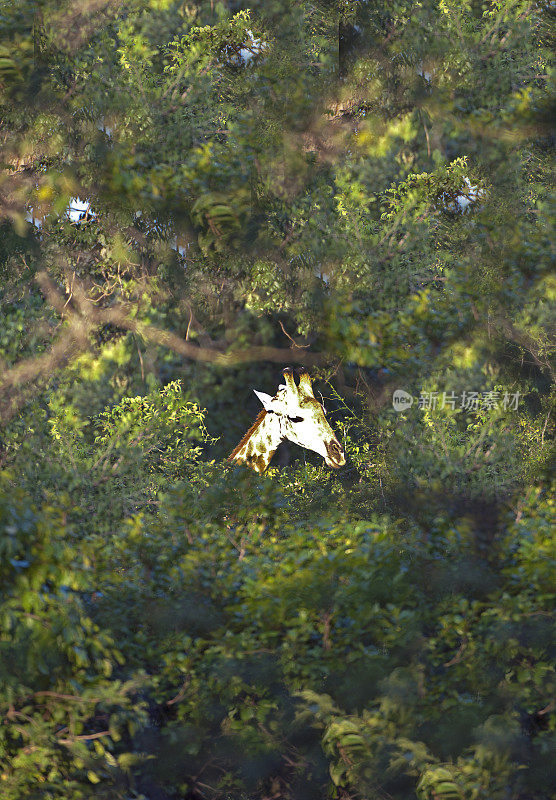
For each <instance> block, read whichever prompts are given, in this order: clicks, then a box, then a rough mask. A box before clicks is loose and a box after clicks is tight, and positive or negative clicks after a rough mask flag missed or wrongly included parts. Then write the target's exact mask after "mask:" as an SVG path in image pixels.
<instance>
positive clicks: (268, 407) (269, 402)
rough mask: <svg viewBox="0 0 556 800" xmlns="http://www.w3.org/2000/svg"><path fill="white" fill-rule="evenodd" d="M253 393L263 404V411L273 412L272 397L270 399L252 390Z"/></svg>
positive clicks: (268, 396) (263, 393)
mask: <svg viewBox="0 0 556 800" xmlns="http://www.w3.org/2000/svg"><path fill="white" fill-rule="evenodd" d="M253 391H254V392H255V394H256V395H257V397H258V398H259V400H260V401H261V403H262V404H263V408H264V410H265V411H274V408H273V399H274V398H273V397H271V396H270V395H269V394H266V392H258V391H257V390H256V389H253Z"/></svg>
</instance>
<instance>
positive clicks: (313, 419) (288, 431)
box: [228, 367, 346, 472]
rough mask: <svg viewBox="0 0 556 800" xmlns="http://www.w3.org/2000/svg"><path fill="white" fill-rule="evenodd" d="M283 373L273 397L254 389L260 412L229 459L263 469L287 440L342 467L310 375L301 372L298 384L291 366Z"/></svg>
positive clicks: (338, 446)
mask: <svg viewBox="0 0 556 800" xmlns="http://www.w3.org/2000/svg"><path fill="white" fill-rule="evenodd" d="M283 375H284V379H285V383H284V384H280V386H279V387H278V391H277V392H276V394H275V395H274V397H271V396H270V395H269V394H266V392H259V391H257V390H256V389H254V390H253V391H254V392H255V394H256V395H257V397H258V398H259V400H260V401H261V403H262V406H263V408H262V411H261V412H260V413H259V415H258V417H257V418H256V420H255V422H254V423H253V425H252V426H251V427H250V428H249V430H248V431H247V433H246V434H245V436H244V437H243V439H242V440H241V441H240V442H239V444H238V445H237V447H235V448H234V450H233V451H232V453H231V454H230V456H229V458H228V461H235V462H236V463H238V464H245V465H246V466H248V467H251V468H252V469H254V470H255V471H256V472H264V471H265V469H266V468H267V467H268V465H269V463H270V460H271V458H272V456H273V455H274V453H275V452H276V450H277V448H278V445H279V444H280V443H281V442H283V441H285V440H286V439H287V440H288V441H290V442H294V443H295V444H298V445H300V446H301V447H305V448H306V449H307V450H313V451H314V452H315V453H319V455H321V456H322V457H323V458H324V460H325V462H326V464H327V465H328V466H329V467H333V468H334V469H337V468H338V467H342V466H343V465H344V464H345V463H346V458H345V455H344V451H343V449H342V446H341V444H340V442H339V441H338V439H337V438H336V436H335V434H334V431H333V430H332V428H331V427H330V424H329V422H328V420H327V419H326V412H325V410H324V406H323V404H322V403H320V402H319V401H318V400H317V399H316V397H315V395H314V394H313V386H312V382H311V378H310V376H309V374H308V373H307V372H305V371H302V372H301V374H300V376H299V384H296V382H295V378H294V375H293V370H292V369H291V367H287V368H286V369H285V370H284V372H283Z"/></svg>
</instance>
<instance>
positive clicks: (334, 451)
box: [325, 439, 346, 469]
mask: <svg viewBox="0 0 556 800" xmlns="http://www.w3.org/2000/svg"><path fill="white" fill-rule="evenodd" d="M325 446H326V452H327V453H328V458H327V459H326V463H327V464H328V466H329V467H333V469H338V468H339V467H343V466H344V464H345V463H346V457H345V455H344V451H343V450H342V448H341V447H340V443H339V442H338V440H337V439H332V440H331V441H330V442H326V443H325Z"/></svg>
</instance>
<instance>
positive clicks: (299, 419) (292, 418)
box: [288, 417, 303, 422]
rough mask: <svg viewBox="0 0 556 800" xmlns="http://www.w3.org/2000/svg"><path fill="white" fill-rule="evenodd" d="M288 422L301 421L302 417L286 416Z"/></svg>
mask: <svg viewBox="0 0 556 800" xmlns="http://www.w3.org/2000/svg"><path fill="white" fill-rule="evenodd" d="M288 419H289V421H290V422H303V417H288Z"/></svg>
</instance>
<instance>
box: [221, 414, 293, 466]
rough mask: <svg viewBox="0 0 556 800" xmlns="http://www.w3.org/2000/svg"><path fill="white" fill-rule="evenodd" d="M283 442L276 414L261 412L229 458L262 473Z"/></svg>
mask: <svg viewBox="0 0 556 800" xmlns="http://www.w3.org/2000/svg"><path fill="white" fill-rule="evenodd" d="M283 441H284V436H283V434H282V431H281V426H280V420H279V419H278V417H277V415H276V414H267V413H266V412H264V411H263V412H262V413H261V414H260V415H259V417H258V418H257V421H256V422H255V424H254V425H253V427H252V428H251V429H250V430H249V431H248V432H247V433H246V434H245V436H244V437H243V439H242V440H241V442H240V443H239V444H238V446H237V447H236V449H235V450H234V451H233V453H232V454H231V456H230V459H229V460H230V461H236V462H237V463H238V464H246V465H247V466H248V467H251V468H252V469H254V470H255V471H256V472H264V471H265V469H266V468H267V467H268V465H269V463H270V459H271V458H272V456H273V455H274V453H275V452H276V448H277V447H278V445H279V444H280V442H283Z"/></svg>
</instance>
